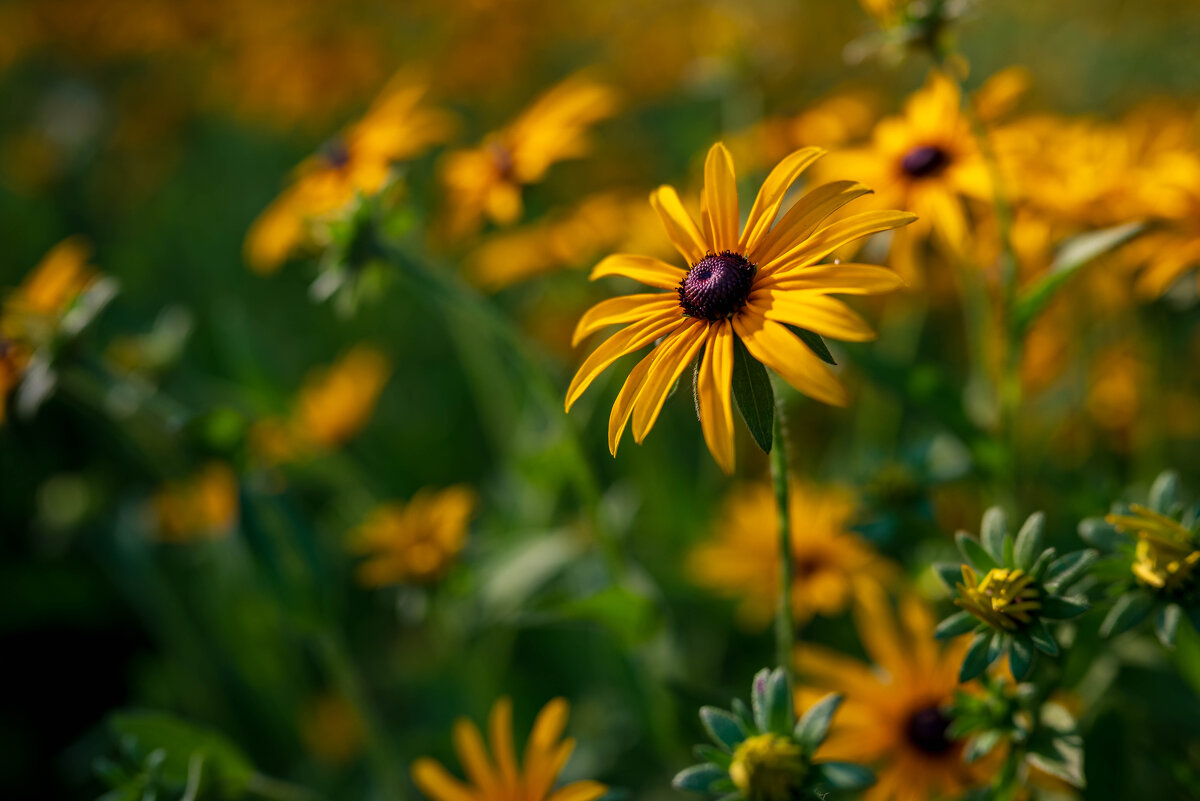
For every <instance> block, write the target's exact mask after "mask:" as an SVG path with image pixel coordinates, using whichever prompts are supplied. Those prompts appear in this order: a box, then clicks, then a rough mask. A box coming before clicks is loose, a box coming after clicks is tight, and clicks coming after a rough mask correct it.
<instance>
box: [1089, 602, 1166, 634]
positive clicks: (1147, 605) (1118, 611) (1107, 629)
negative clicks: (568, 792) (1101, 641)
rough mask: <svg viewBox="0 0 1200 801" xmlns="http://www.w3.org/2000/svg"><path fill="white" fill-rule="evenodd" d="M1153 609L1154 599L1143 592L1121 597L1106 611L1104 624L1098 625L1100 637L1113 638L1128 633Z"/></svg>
mask: <svg viewBox="0 0 1200 801" xmlns="http://www.w3.org/2000/svg"><path fill="white" fill-rule="evenodd" d="M1153 609H1154V597H1153V596H1151V595H1150V594H1149V593H1145V592H1131V593H1126V594H1125V595H1122V596H1121V597H1120V598H1118V599H1117V600H1116V603H1114V604H1113V605H1112V609H1109V610H1108V614H1107V615H1106V616H1105V618H1104V622H1103V623H1101V624H1100V636H1101V637H1115V636H1116V635H1118V634H1121V633H1122V632H1125V631H1128V630H1129V629H1131V628H1133V627H1134V626H1136V625H1137V624H1139V623H1141V622H1142V621H1143V620H1145V619H1146V618H1147V616H1149V614H1150V612H1151V611H1152V610H1153Z"/></svg>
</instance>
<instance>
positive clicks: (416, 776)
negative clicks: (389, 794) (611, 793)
mask: <svg viewBox="0 0 1200 801" xmlns="http://www.w3.org/2000/svg"><path fill="white" fill-rule="evenodd" d="M569 712H570V706H569V705H568V704H567V702H566V700H564V699H562V698H555V699H554V700H552V701H550V703H548V704H546V706H544V707H543V708H542V711H541V712H539V713H538V716H537V720H535V721H534V724H533V731H532V732H531V733H530V735H529V741H528V742H527V744H526V746H525V756H524V759H523V760H522V761H521V762H518V761H517V754H516V750H515V749H514V747H513V735H512V702H511V701H509V699H507V698H501V699H499V700H498V701H496V703H495V704H493V705H492V712H491V715H490V716H489V718H488V737H489V739H490V740H491V746H492V756H490V757H489V755H488V752H487V748H486V746H485V745H484V741H483V736H482V735H481V734H480V732H479V729H478V727H476V725H475V724H474V723H472V722H471V721H469V720H466V719H465V718H460V719H459V720H458V721H457V722H455V724H454V748H455V750H456V751H457V752H458V758H459V761H460V762H461V763H462V766H463V769H464V770H465V771H466V774H467V782H465V783H464V782H463V781H460V780H459V779H457V778H455V777H454V776H452V775H451V774H450V773H449V771H447V770H446V769H445V768H444V767H442V765H441V764H439V763H438V762H436V761H435V760H433V759H430V758H428V757H421V758H420V759H417V760H416V761H415V762H413V765H412V778H413V782H414V783H415V784H416V785H417V788H418V789H420V791H421V792H422V793H424V794H425V795H426V796H427V797H429V798H430V799H431V800H432V801H595V800H596V799H597V798H599V797H600V796H602V795H604V793H605V792H606V791H607V790H608V788H607V787H606V786H605V785H603V784H601V783H600V782H596V781H589V780H584V781H577V782H572V783H570V784H567V785H564V786H562V787H559V788H558V789H557V790H556V789H554V785H555V783H556V781H557V779H558V774H559V773H560V772H561V771H562V769H563V766H564V765H566V763H567V760H568V759H569V758H570V756H571V752H572V751H574V750H575V741H574V740H573V739H571V738H567V739H565V740H564V739H562V734H563V730H564V729H565V728H566V726H567V716H568V714H569Z"/></svg>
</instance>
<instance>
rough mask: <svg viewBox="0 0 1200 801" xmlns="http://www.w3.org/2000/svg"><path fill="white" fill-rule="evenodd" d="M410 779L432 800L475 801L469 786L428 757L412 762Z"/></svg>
mask: <svg viewBox="0 0 1200 801" xmlns="http://www.w3.org/2000/svg"><path fill="white" fill-rule="evenodd" d="M412 780H413V784H415V785H416V786H417V789H418V790H420V791H421V792H422V793H424V794H425V795H427V796H429V797H430V798H432V799H434V801H476V799H475V794H474V793H472V792H471V788H469V787H467V786H466V785H465V784H463V783H462V782H460V781H459V780H458V779H456V778H454V777H453V776H451V775H450V774H449V773H448V772H447V771H446V769H445V768H443V767H442V766H441V765H440V764H438V763H437V762H435V761H434V760H432V759H430V758H429V757H421V758H420V759H418V760H416V761H415V762H413V765H412Z"/></svg>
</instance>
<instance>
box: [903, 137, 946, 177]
mask: <svg viewBox="0 0 1200 801" xmlns="http://www.w3.org/2000/svg"><path fill="white" fill-rule="evenodd" d="M949 166H950V154H949V153H947V152H946V151H945V150H942V149H941V148H940V147H937V146H936V145H921V146H920V147H914V148H913V149H912V150H910V151H908V152H907V153H905V154H904V158H903V159H902V160H901V161H900V167H901V168H902V169H903V170H904V172H905V174H906V175H908V176H909V177H910V178H932V177H933V176H935V175H940V174H941V173H942V171H943V170H945V169H946V168H947V167H949Z"/></svg>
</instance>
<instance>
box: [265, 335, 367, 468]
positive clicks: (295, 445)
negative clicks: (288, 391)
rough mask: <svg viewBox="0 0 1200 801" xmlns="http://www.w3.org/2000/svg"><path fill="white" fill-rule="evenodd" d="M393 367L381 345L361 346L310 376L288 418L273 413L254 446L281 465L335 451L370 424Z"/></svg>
mask: <svg viewBox="0 0 1200 801" xmlns="http://www.w3.org/2000/svg"><path fill="white" fill-rule="evenodd" d="M390 373H391V368H390V367H389V365H388V359H387V357H386V356H384V355H383V354H382V353H381V352H379V351H378V350H376V349H375V348H372V347H369V346H367V345H358V346H356V347H354V348H352V349H350V350H349V351H348V352H347V353H346V354H344V355H343V356H342V357H341V358H340V359H338V361H337V362H335V363H334V364H333V365H331V366H329V367H327V368H324V369H321V370H317V371H314V372H313V373H312V374H311V375H309V377H308V378H307V379H305V382H304V385H303V387H301V389H300V392H299V394H298V395H297V397H296V401H295V404H294V407H293V409H292V413H291V415H290V416H289V417H287V418H277V417H268V418H266V419H264V420H260V421H259V422H258V423H256V424H255V425H254V428H253V429H252V431H251V439H252V442H253V446H254V450H255V451H256V453H257V454H258V455H259V457H260V458H262V459H263V460H264V461H265V462H267V463H269V464H278V463H280V462H286V461H292V460H294V459H297V458H300V457H303V456H306V455H309V454H311V453H312V452H313V451H314V450H322V449H329V448H333V447H336V446H338V445H341V444H342V443H344V442H346V441H347V440H349V439H351V438H352V437H353V436H354V435H355V434H357V433H358V432H359V431H361V430H362V429H363V427H364V426H366V424H367V421H368V420H370V419H371V415H372V414H373V413H374V411H375V404H376V402H377V401H378V400H379V394H380V393H381V392H382V391H383V387H384V385H385V384H386V383H387V380H388V376H389V374H390Z"/></svg>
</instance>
